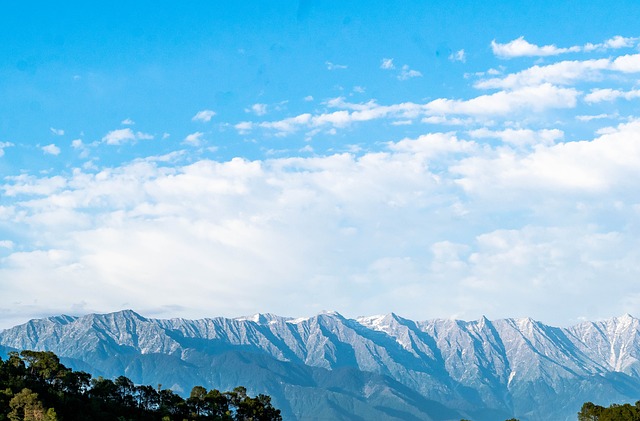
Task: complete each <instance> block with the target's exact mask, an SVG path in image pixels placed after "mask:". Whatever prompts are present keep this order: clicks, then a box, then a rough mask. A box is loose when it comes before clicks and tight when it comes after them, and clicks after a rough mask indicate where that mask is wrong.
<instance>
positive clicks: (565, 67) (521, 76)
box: [474, 59, 611, 89]
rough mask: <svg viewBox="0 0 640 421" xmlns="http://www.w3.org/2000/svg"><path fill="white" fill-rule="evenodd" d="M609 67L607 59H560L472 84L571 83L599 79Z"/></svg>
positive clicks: (510, 85) (511, 86) (482, 87)
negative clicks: (556, 61)
mask: <svg viewBox="0 0 640 421" xmlns="http://www.w3.org/2000/svg"><path fill="white" fill-rule="evenodd" d="M610 67H611V61H610V60H609V59H598V60H585V61H560V62H558V63H553V64H549V65H546V66H538V65H535V66H533V67H530V68H528V69H525V70H522V71H520V72H518V73H511V74H509V75H507V76H505V77H501V78H491V79H485V80H480V81H478V82H476V84H475V85H474V86H475V87H476V88H480V89H494V88H500V89H505V88H506V89H514V88H519V87H522V86H532V85H540V84H542V83H551V84H554V85H571V84H574V83H576V82H579V81H585V80H599V79H601V73H602V71H603V70H607V69H609V68H610Z"/></svg>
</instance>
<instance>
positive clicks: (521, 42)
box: [491, 35, 638, 59]
mask: <svg viewBox="0 0 640 421" xmlns="http://www.w3.org/2000/svg"><path fill="white" fill-rule="evenodd" d="M637 42H638V38H625V37H622V36H619V35H617V36H615V37H613V38H611V39H608V40H606V41H605V42H602V43H598V44H592V43H587V44H585V45H583V46H580V45H573V46H571V47H557V46H556V45H555V44H549V45H544V46H538V45H536V44H532V43H530V42H528V41H527V40H525V39H524V37H520V38H517V39H514V40H513V41H510V42H508V43H506V44H500V43H498V42H496V41H495V40H493V41H492V42H491V49H492V50H493V53H494V54H495V55H496V56H497V57H500V58H504V59H509V58H515V57H548V56H556V55H559V54H566V53H578V52H590V51H594V50H607V49H619V48H629V47H633V46H635V45H636V43H637Z"/></svg>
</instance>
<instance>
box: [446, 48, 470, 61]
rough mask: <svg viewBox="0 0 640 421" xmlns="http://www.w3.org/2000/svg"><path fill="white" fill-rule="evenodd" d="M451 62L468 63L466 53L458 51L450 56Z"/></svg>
mask: <svg viewBox="0 0 640 421" xmlns="http://www.w3.org/2000/svg"><path fill="white" fill-rule="evenodd" d="M449 60H451V61H460V62H462V63H465V62H466V61H467V56H466V54H465V52H464V50H458V51H456V52H454V53H451V54H449Z"/></svg>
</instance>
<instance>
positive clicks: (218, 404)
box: [0, 350, 282, 421]
mask: <svg viewBox="0 0 640 421" xmlns="http://www.w3.org/2000/svg"><path fill="white" fill-rule="evenodd" d="M87 419H91V420H96V421H112V420H123V421H127V420H141V421H147V420H148V421H156V420H158V421H174V420H175V421H184V420H187V421H199V420H216V421H281V420H282V417H281V415H280V410H278V409H276V408H274V407H273V405H272V404H271V398H270V397H269V396H267V395H258V396H256V397H251V396H249V395H247V390H246V389H245V388H244V387H242V386H239V387H236V388H235V389H233V390H232V391H228V392H220V391H219V390H216V389H212V390H207V389H205V388H204V387H202V386H195V387H194V388H193V389H192V390H191V394H190V395H189V397H188V398H187V399H184V398H182V397H181V396H180V395H178V394H177V393H175V392H173V391H171V390H169V389H162V388H161V387H160V386H158V387H157V388H154V387H152V386H149V385H135V384H134V383H133V382H132V381H131V380H130V379H128V378H127V377H125V376H120V377H118V378H116V379H113V380H112V379H105V378H102V377H97V378H92V376H91V375H90V374H89V373H86V372H83V371H73V370H71V369H70V368H67V367H65V366H64V365H63V364H62V363H60V359H59V358H58V356H57V355H55V354H54V353H53V352H49V351H28V350H25V351H22V352H20V353H17V352H11V353H9V356H8V358H7V359H6V360H2V359H1V358H0V421H4V420H9V421H32V420H33V421H35V420H38V421H59V420H65V421H74V420H78V421H80V420H87Z"/></svg>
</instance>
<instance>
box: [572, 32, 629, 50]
mask: <svg viewBox="0 0 640 421" xmlns="http://www.w3.org/2000/svg"><path fill="white" fill-rule="evenodd" d="M637 41H638V38H627V37H622V36H620V35H616V36H615V37H613V38H610V39H608V40H606V41H605V42H603V43H600V44H591V43H588V44H585V46H584V47H583V49H584V51H586V52H589V51H594V50H607V49H619V48H630V47H633V46H634V45H635V44H636V43H637Z"/></svg>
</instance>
